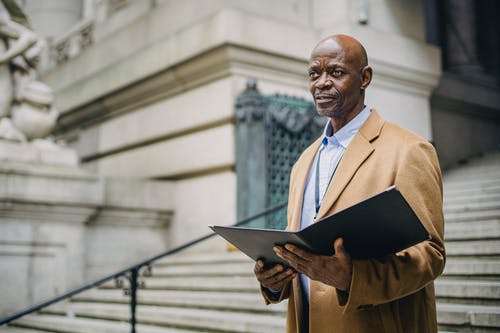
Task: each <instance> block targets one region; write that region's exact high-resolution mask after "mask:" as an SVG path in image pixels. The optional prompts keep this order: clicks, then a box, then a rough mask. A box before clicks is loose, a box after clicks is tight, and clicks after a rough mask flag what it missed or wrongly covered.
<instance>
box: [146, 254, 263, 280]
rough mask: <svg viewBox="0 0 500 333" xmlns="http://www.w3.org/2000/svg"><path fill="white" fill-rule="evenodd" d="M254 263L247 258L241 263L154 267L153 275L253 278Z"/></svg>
mask: <svg viewBox="0 0 500 333" xmlns="http://www.w3.org/2000/svg"><path fill="white" fill-rule="evenodd" d="M253 267H254V262H253V261H252V260H251V259H250V258H247V259H246V261H241V262H239V261H238V262H222V263H203V264H202V263H184V264H181V263H177V264H173V265H166V264H162V265H154V266H153V275H154V276H155V277H160V276H186V275H190V276H194V275H196V276H221V275H249V276H253V275H254V273H253Z"/></svg>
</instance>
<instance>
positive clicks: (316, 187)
mask: <svg viewBox="0 0 500 333" xmlns="http://www.w3.org/2000/svg"><path fill="white" fill-rule="evenodd" d="M325 139H326V138H325ZM325 147H326V145H325V144H323V143H322V146H321V148H320V149H319V152H318V160H317V161H316V177H315V180H314V203H315V208H316V214H314V219H316V216H317V215H318V212H319V209H320V207H321V203H322V202H323V198H324V197H325V194H326V190H325V193H324V194H323V197H322V198H321V201H320V199H319V164H320V161H321V153H322V152H323V150H324V149H325ZM343 155H344V154H342V156H343ZM341 159H342V157H340V158H339V160H338V162H337V164H336V165H335V168H334V169H333V172H332V174H331V175H330V178H329V179H328V184H327V186H326V189H327V190H328V187H329V186H330V183H331V182H332V178H333V175H334V174H335V171H336V170H337V167H338V166H339V164H340V160H341Z"/></svg>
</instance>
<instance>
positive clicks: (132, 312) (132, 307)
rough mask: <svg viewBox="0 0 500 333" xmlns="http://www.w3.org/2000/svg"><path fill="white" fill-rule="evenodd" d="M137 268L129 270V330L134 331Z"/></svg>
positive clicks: (133, 332) (132, 332)
mask: <svg viewBox="0 0 500 333" xmlns="http://www.w3.org/2000/svg"><path fill="white" fill-rule="evenodd" d="M138 272H139V269H138V268H133V269H132V270H131V271H130V273H131V274H130V332H131V333H135V312H136V305H137V276H138Z"/></svg>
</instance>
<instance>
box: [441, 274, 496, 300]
mask: <svg viewBox="0 0 500 333" xmlns="http://www.w3.org/2000/svg"><path fill="white" fill-rule="evenodd" d="M435 286H436V296H438V297H450V298H483V299H492V300H500V281H475V280H464V279H460V280H454V279H438V280H436V281H435Z"/></svg>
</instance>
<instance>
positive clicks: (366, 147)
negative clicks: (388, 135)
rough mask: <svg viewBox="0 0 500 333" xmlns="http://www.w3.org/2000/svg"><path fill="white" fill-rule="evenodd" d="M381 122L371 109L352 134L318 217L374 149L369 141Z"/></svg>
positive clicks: (375, 133) (377, 134) (325, 211)
mask: <svg viewBox="0 0 500 333" xmlns="http://www.w3.org/2000/svg"><path fill="white" fill-rule="evenodd" d="M383 124H384V120H383V119H382V118H381V117H380V116H379V114H378V113H377V111H375V110H372V113H371V114H370V117H368V119H367V120H366V122H365V123H364V124H363V126H361V128H360V129H359V132H358V133H357V134H356V135H355V136H354V138H353V139H352V141H351V143H350V144H349V146H348V147H347V149H346V151H345V153H344V156H343V157H342V159H341V160H340V163H339V166H338V168H337V170H336V171H335V174H334V175H333V178H332V181H331V185H332V186H329V187H328V189H327V191H326V194H325V198H324V199H323V202H322V204H321V208H320V210H319V212H318V219H320V218H322V217H324V216H325V215H327V213H328V212H329V211H330V208H331V207H332V206H333V204H334V203H335V202H336V201H337V199H338V197H339V196H340V194H341V193H342V191H344V189H345V187H346V186H347V184H348V183H349V181H350V180H351V178H352V177H353V176H354V174H355V173H356V171H357V170H358V169H359V167H360V166H361V164H363V162H364V161H365V160H366V159H367V158H368V156H370V155H371V154H372V152H373V151H374V150H375V148H374V147H373V145H372V144H371V142H372V141H373V140H375V139H376V138H377V137H378V136H379V134H380V131H381V130H382V126H383Z"/></svg>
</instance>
